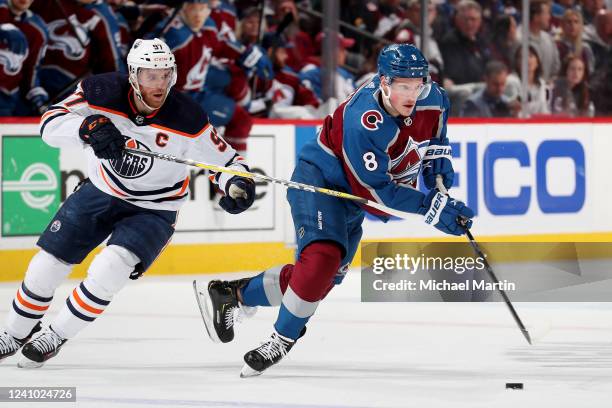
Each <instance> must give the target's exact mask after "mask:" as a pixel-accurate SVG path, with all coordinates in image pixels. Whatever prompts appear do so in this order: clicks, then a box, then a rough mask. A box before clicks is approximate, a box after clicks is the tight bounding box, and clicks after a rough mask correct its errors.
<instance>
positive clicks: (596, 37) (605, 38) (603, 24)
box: [584, 10, 612, 71]
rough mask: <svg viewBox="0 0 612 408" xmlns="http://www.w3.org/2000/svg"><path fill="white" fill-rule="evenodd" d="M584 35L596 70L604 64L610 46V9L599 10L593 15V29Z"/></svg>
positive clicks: (611, 13) (611, 34) (611, 23)
mask: <svg viewBox="0 0 612 408" xmlns="http://www.w3.org/2000/svg"><path fill="white" fill-rule="evenodd" d="M584 37H585V41H586V43H587V44H589V47H590V48H591V50H592V51H593V56H594V59H595V71H597V70H599V69H600V68H601V67H603V66H604V65H605V60H606V55H607V54H608V50H609V49H610V47H612V10H608V11H606V10H601V11H600V12H599V14H597V16H596V17H595V29H594V30H593V31H592V32H590V33H585V35H584Z"/></svg>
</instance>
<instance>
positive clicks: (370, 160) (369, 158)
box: [363, 152, 378, 171]
mask: <svg viewBox="0 0 612 408" xmlns="http://www.w3.org/2000/svg"><path fill="white" fill-rule="evenodd" d="M363 161H364V162H365V168H366V170H368V171H374V170H376V169H377V168H378V162H377V161H376V155H374V153H372V152H367V153H365V154H364V155H363Z"/></svg>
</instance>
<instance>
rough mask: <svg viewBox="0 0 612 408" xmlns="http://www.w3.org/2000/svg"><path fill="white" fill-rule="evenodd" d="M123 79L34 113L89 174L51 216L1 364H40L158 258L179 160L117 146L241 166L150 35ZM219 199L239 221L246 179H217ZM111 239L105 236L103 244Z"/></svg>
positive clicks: (50, 138)
mask: <svg viewBox="0 0 612 408" xmlns="http://www.w3.org/2000/svg"><path fill="white" fill-rule="evenodd" d="M127 62H128V68H129V76H126V75H124V74H120V73H109V74H101V75H96V76H93V77H90V78H87V79H85V80H83V81H82V82H81V83H80V85H79V86H78V87H77V90H76V92H75V93H74V94H72V95H71V96H69V97H68V98H66V99H65V100H64V101H62V102H61V103H59V104H57V105H55V106H52V107H51V108H50V109H49V110H48V111H47V113H45V114H44V115H43V117H42V118H41V124H40V133H41V136H42V138H43V139H44V140H45V141H46V142H47V143H48V144H49V145H51V146H54V147H64V146H77V147H81V148H83V150H84V154H86V155H87V161H88V165H89V179H86V181H85V182H84V183H81V184H80V188H78V189H77V190H76V191H75V192H74V193H73V194H72V195H70V196H69V197H68V199H67V200H66V201H65V202H64V204H63V205H62V206H61V207H60V209H59V210H58V212H57V213H56V214H55V216H54V217H53V219H52V220H51V222H50V223H49V225H48V227H47V228H46V229H45V231H44V232H43V234H42V235H41V236H40V238H39V240H38V243H37V244H38V246H39V247H40V249H41V250H40V251H39V252H38V253H37V254H36V255H35V256H34V258H33V259H32V261H31V262H30V265H29V266H28V270H27V272H26V275H25V279H24V280H23V283H22V284H21V287H20V288H19V290H18V292H17V295H16V297H15V299H14V301H13V304H12V308H11V310H10V312H9V315H8V317H7V321H6V331H4V332H0V360H1V359H2V358H4V357H7V356H9V355H11V354H14V353H15V352H17V351H18V350H19V349H20V348H21V347H23V348H22V360H21V361H20V362H19V366H20V367H40V366H41V365H43V363H44V362H45V361H46V360H48V359H49V358H51V357H53V356H55V355H56V354H57V353H58V351H59V350H60V347H61V346H62V345H63V344H64V343H65V342H66V340H67V339H70V338H72V337H74V336H75V335H76V334H77V333H78V332H79V331H80V330H82V329H83V328H84V327H86V326H87V325H88V324H89V323H90V322H92V321H94V320H95V319H96V318H97V317H98V316H100V315H101V314H102V312H103V311H104V309H105V308H106V307H107V306H108V304H109V303H110V302H111V300H112V298H113V296H114V295H115V294H116V293H117V292H119V290H120V289H121V288H122V287H123V286H124V285H125V284H126V283H127V282H128V279H136V278H138V277H139V276H140V275H142V273H144V272H145V271H146V270H147V268H148V267H149V266H150V265H151V264H152V263H153V262H154V261H155V259H156V258H157V257H158V256H159V254H160V253H161V252H162V250H163V249H164V248H165V246H166V245H167V244H168V242H169V241H170V239H171V237H172V235H173V233H174V225H175V223H176V217H177V212H178V209H179V207H180V206H181V204H182V203H184V202H185V200H186V199H187V195H188V191H187V188H188V185H189V169H188V168H187V167H186V166H184V165H181V164H177V163H172V162H168V161H163V160H156V159H152V158H149V157H146V156H138V155H133V154H131V153H126V152H125V150H124V146H125V145H126V144H127V146H130V147H135V148H139V149H144V150H156V151H160V152H163V153H167V154H170V155H176V156H183V155H185V156H188V157H193V158H195V159H197V160H200V161H202V162H207V163H214V164H217V165H222V166H229V167H231V168H235V169H236V170H241V171H244V170H246V169H248V167H247V166H246V163H245V162H244V159H243V158H242V157H240V156H239V155H238V154H236V152H235V151H234V149H232V148H231V146H229V145H228V144H227V143H226V142H225V141H224V140H223V139H222V138H221V137H219V136H218V135H217V133H216V131H215V129H214V128H213V127H212V126H211V125H210V123H208V120H207V116H206V113H205V112H204V111H203V110H202V108H200V106H199V105H198V104H197V103H196V102H194V101H193V100H191V99H190V98H189V97H188V96H186V95H184V94H182V93H180V92H178V91H176V90H175V89H173V88H172V86H173V85H174V83H175V81H176V65H175V62H174V56H173V55H172V52H171V51H170V49H169V48H168V46H167V45H166V44H165V43H164V42H162V41H161V40H159V39H154V40H136V42H135V43H134V45H133V46H132V49H131V50H130V53H129V55H128V57H127ZM213 181H214V183H215V184H217V185H218V187H219V189H220V190H222V191H223V192H225V195H224V196H223V197H222V198H221V200H220V202H219V204H220V206H221V207H222V208H223V209H225V210H226V211H228V212H230V213H232V214H237V213H240V212H242V211H244V210H246V209H247V208H249V207H250V206H251V204H252V203H253V200H254V197H255V184H254V183H253V181H252V180H251V179H246V178H241V177H237V176H231V175H228V174H221V173H217V174H216V175H214V177H213ZM109 236H110V238H109ZM106 238H109V239H108V242H107V245H106V247H104V249H102V251H101V252H100V253H99V254H98V255H97V256H96V257H95V258H94V260H93V262H92V263H91V265H90V267H89V270H88V271H87V277H86V279H85V280H84V281H83V282H81V283H80V284H79V285H77V287H75V288H74V290H73V291H72V293H71V294H70V296H69V297H68V298H67V299H66V300H65V304H64V306H63V308H62V309H61V310H60V312H59V314H58V315H57V316H56V317H55V318H54V319H53V320H52V321H51V324H50V326H49V327H48V328H45V329H43V330H42V331H41V332H40V333H39V334H37V335H36V336H35V337H31V336H32V334H34V333H33V332H35V331H36V330H39V328H40V326H38V323H39V321H40V319H41V318H42V317H43V315H44V314H45V312H46V311H47V309H48V308H49V305H50V303H51V301H52V298H53V294H54V292H55V289H56V288H57V287H58V285H59V284H60V283H61V282H62V280H63V279H64V278H65V277H66V276H67V275H68V274H69V273H70V270H71V269H72V267H73V266H74V264H79V263H81V262H82V261H83V259H84V258H85V257H86V256H87V254H89V253H90V252H91V251H92V250H93V249H94V248H95V247H97V246H98V245H99V244H100V243H102V242H103V241H104V240H105V239H106Z"/></svg>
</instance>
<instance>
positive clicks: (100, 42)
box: [32, 0, 121, 99]
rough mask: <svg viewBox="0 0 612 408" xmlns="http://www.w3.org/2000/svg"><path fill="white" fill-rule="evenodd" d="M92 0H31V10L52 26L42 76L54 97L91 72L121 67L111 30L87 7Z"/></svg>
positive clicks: (66, 91)
mask: <svg viewBox="0 0 612 408" xmlns="http://www.w3.org/2000/svg"><path fill="white" fill-rule="evenodd" d="M92 2H93V0H78V1H74V0H36V1H35V2H34V3H32V11H34V12H35V13H38V14H39V15H40V16H41V17H42V19H43V20H44V21H45V23H46V24H47V28H48V30H49V44H48V46H47V52H46V54H45V57H44V59H43V60H42V63H41V68H40V80H41V84H42V86H43V88H45V90H46V91H47V92H48V93H49V95H50V96H51V98H52V99H53V98H54V97H55V98H58V97H61V95H65V94H67V93H69V92H70V91H71V90H72V88H73V87H74V86H76V84H77V82H78V81H79V79H81V78H83V77H85V76H86V75H87V74H88V73H89V72H91V73H94V74H97V73H103V72H113V71H118V70H119V69H120V66H121V61H120V60H119V55H117V53H116V52H115V42H114V41H113V38H112V34H111V32H110V31H109V30H108V28H107V27H106V25H105V23H104V20H103V19H101V18H100V16H99V15H98V14H96V13H95V12H94V11H93V10H88V9H87V8H86V7H85V6H86V5H87V4H90V3H92ZM77 32H78V33H79V34H78V37H77V34H76V33H77Z"/></svg>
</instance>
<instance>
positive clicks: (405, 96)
mask: <svg viewBox="0 0 612 408" xmlns="http://www.w3.org/2000/svg"><path fill="white" fill-rule="evenodd" d="M384 86H387V87H388V89H389V90H390V91H391V96H390V97H389V100H390V101H391V106H392V107H393V109H395V110H396V111H398V112H399V114H400V115H402V116H410V114H411V113H412V111H413V110H414V106H415V105H416V101H417V98H418V97H419V95H420V94H421V92H422V91H423V87H424V86H425V85H424V84H423V78H395V79H394V80H393V82H392V83H391V86H389V85H386V84H385V85H384Z"/></svg>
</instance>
